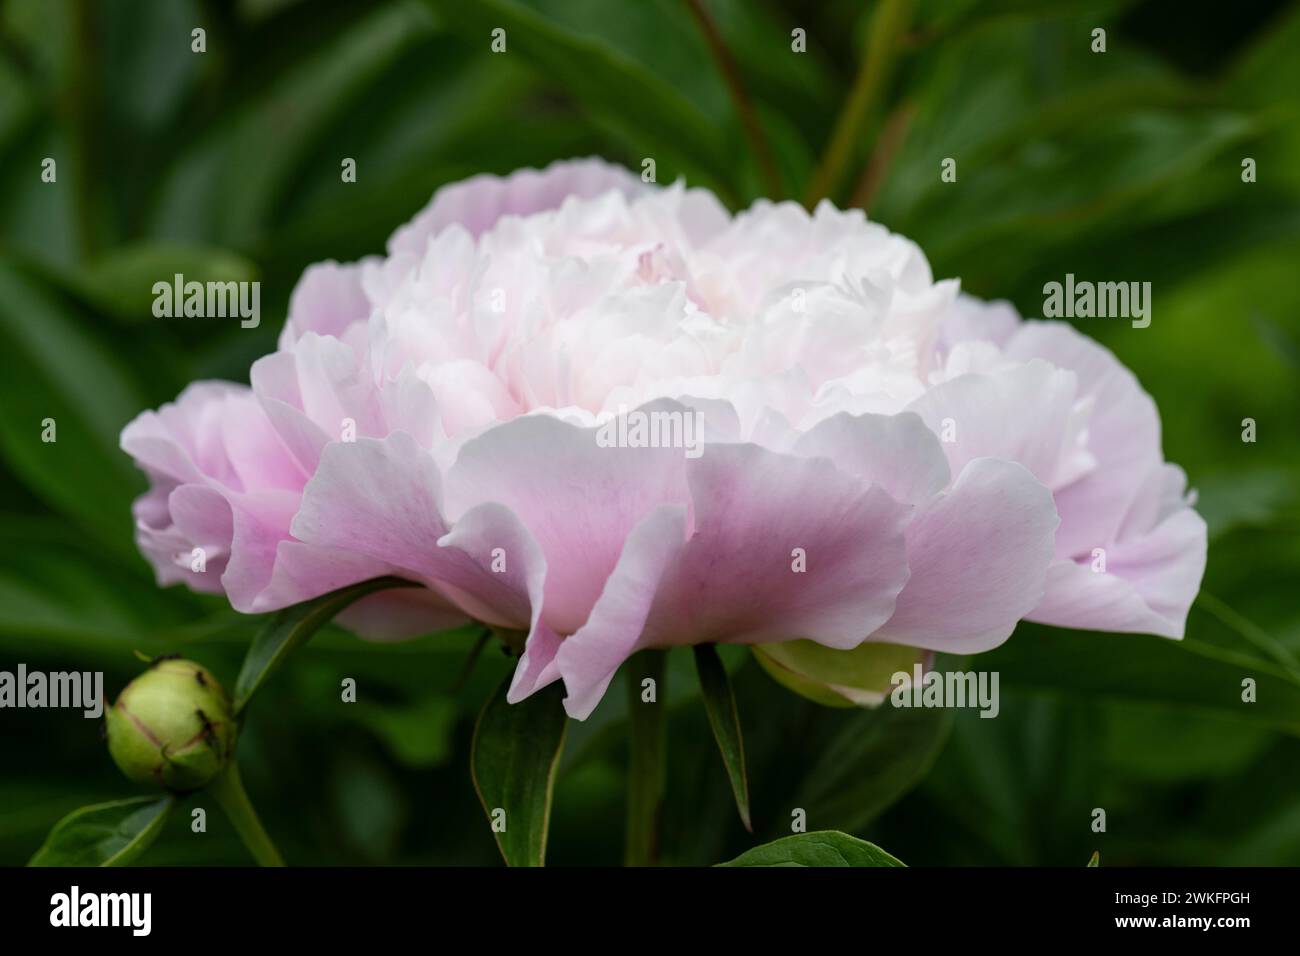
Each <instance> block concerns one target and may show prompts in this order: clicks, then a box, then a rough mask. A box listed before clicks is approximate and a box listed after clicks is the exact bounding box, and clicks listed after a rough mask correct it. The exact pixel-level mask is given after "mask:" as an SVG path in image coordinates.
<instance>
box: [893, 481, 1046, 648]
mask: <svg viewBox="0 0 1300 956" xmlns="http://www.w3.org/2000/svg"><path fill="white" fill-rule="evenodd" d="M1056 525H1057V517H1056V508H1055V506H1054V505H1053V504H1052V494H1051V492H1049V491H1048V490H1047V489H1046V488H1045V487H1043V485H1042V484H1041V483H1039V482H1038V481H1037V480H1036V479H1035V478H1034V476H1033V475H1031V474H1030V473H1029V471H1028V470H1026V469H1025V468H1024V467H1023V466H1021V465H1018V464H1016V463H1015V462H1008V461H999V460H997V459H992V458H977V459H975V460H974V461H972V462H971V463H970V464H969V465H967V466H966V467H965V469H963V470H962V473H961V474H960V475H958V476H957V480H956V482H954V483H953V486H952V489H951V490H950V491H949V492H948V493H947V494H944V495H941V496H939V497H937V498H935V499H934V500H933V501H932V502H931V503H929V504H928V505H925V506H923V507H922V508H921V510H920V513H919V514H918V515H917V516H916V518H915V519H914V520H913V521H912V523H911V524H910V525H909V526H908V528H907V562H908V565H909V567H910V568H911V571H912V576H911V577H910V578H909V579H908V581H907V586H906V587H904V588H903V591H902V593H901V594H900V595H899V596H898V607H897V609H896V610H895V611H894V615H893V617H891V618H890V619H889V622H888V623H887V624H885V626H884V627H882V628H881V629H880V630H879V631H877V632H876V633H874V634H872V635H871V640H872V641H884V642H888V643H891V644H908V645H912V646H914V647H923V648H927V649H929V650H936V651H949V652H952V653H962V654H969V653H975V652H977V651H986V650H989V649H990V648H993V647H996V646H997V645H999V644H1001V643H1002V642H1003V641H1005V640H1006V639H1007V638H1008V637H1010V636H1011V632H1012V631H1013V630H1015V627H1016V622H1017V621H1019V620H1020V618H1021V617H1023V616H1024V615H1025V614H1027V613H1028V612H1029V611H1031V610H1032V609H1033V608H1034V607H1035V606H1036V605H1037V604H1038V603H1039V601H1040V600H1041V599H1042V595H1043V590H1044V587H1045V578H1046V575H1047V569H1048V565H1049V564H1051V561H1052V553H1053V539H1054V536H1055V532H1056Z"/></svg>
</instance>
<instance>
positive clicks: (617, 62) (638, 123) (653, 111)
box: [426, 0, 735, 186]
mask: <svg viewBox="0 0 1300 956" xmlns="http://www.w3.org/2000/svg"><path fill="white" fill-rule="evenodd" d="M426 3H427V4H428V5H429V6H431V7H433V8H434V9H435V10H436V11H437V12H438V13H439V15H440V16H441V17H442V18H443V19H444V20H445V21H446V23H447V24H448V25H449V26H450V27H452V28H453V29H455V30H457V31H458V32H459V33H461V34H462V35H463V36H464V37H465V38H466V39H467V40H468V41H469V42H470V43H473V44H475V46H476V47H477V48H479V49H481V50H482V51H483V55H484V56H492V55H493V54H492V53H491V52H490V46H489V44H490V43H491V42H492V31H493V30H495V29H497V28H501V29H503V30H505V33H506V42H507V44H508V46H507V50H508V54H507V55H516V54H517V55H518V56H520V57H521V58H523V59H525V60H527V61H529V62H530V63H532V65H533V66H534V67H536V68H537V69H538V71H539V72H540V74H541V75H542V76H544V77H545V78H546V79H547V80H550V81H552V82H554V83H556V84H558V85H559V86H561V87H563V88H564V90H565V91H566V92H567V93H569V94H570V95H571V96H572V97H573V98H574V99H575V100H577V101H578V103H580V104H581V105H582V106H584V107H585V108H586V109H587V111H588V112H590V113H591V114H592V115H593V116H594V117H595V118H596V119H597V120H599V121H600V122H601V123H603V124H605V125H608V126H609V127H611V128H612V129H614V130H616V131H617V132H618V133H619V134H620V136H621V137H622V138H624V139H626V140H628V142H629V145H630V146H631V147H632V148H633V149H636V150H637V153H636V155H641V156H644V155H656V156H663V157H667V158H669V159H670V161H671V162H672V163H673V164H674V166H675V168H674V169H671V170H670V169H665V168H663V167H665V166H667V164H666V163H663V162H661V164H660V165H661V168H660V169H659V170H658V175H659V179H660V181H667V180H668V179H669V178H673V177H675V176H676V175H677V174H678V173H679V172H685V173H686V174H687V178H688V179H689V180H691V181H692V183H693V184H694V185H705V183H702V182H699V181H698V179H699V176H697V175H693V174H695V173H697V172H698V173H700V174H703V176H705V177H707V178H710V179H712V180H714V181H715V182H714V183H713V185H719V186H721V185H722V184H725V183H728V182H729V181H730V180H731V179H732V177H733V175H734V168H735V160H734V155H733V154H732V153H731V152H729V151H728V149H727V144H726V143H725V142H724V141H723V138H722V137H721V136H720V135H719V132H718V129H717V127H716V126H715V124H714V123H712V122H711V121H710V119H709V117H707V116H706V115H705V114H704V113H703V112H702V111H701V110H700V109H699V108H697V107H696V105H695V104H694V103H693V102H691V100H689V99H687V98H686V97H685V96H683V95H682V94H681V93H679V92H678V91H677V90H676V89H674V88H673V87H672V86H670V85H669V84H668V83H666V82H665V81H664V80H662V79H661V78H660V77H659V76H657V75H656V74H655V73H654V72H653V71H652V70H650V69H647V68H645V67H643V66H641V65H640V64H638V63H637V62H636V61H634V60H632V59H631V58H629V57H628V56H626V55H625V54H623V53H621V52H619V51H618V50H615V49H613V48H612V47H609V46H606V45H604V44H602V43H600V42H598V41H595V40H592V39H591V38H590V37H589V36H586V35H584V34H582V33H579V32H577V31H571V30H568V29H566V28H564V27H562V26H560V25H557V24H556V23H555V22H554V21H551V20H548V19H546V18H544V17H542V16H540V15H539V14H537V13H535V12H533V11H531V10H529V9H527V8H526V7H523V6H521V5H519V4H517V3H512V2H509V0H481V2H479V3H461V2H459V0H426ZM632 104H635V105H634V106H633V105H632Z"/></svg>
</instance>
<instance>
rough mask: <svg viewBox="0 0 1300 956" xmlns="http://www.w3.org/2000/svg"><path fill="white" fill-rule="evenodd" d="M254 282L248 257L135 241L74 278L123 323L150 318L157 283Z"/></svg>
mask: <svg viewBox="0 0 1300 956" xmlns="http://www.w3.org/2000/svg"><path fill="white" fill-rule="evenodd" d="M178 274H179V275H183V276H184V277H185V281H186V282H190V281H195V282H204V283H206V282H251V281H253V280H254V279H256V278H257V267H256V266H254V265H253V263H251V262H249V261H248V260H247V259H245V258H244V257H242V256H240V255H238V254H236V253H233V252H229V251H226V250H224V249H216V248H211V247H207V246H200V245H184V244H178V243H177V244H172V243H159V242H144V243H137V244H135V245H131V246H124V247H121V248H119V249H115V250H113V251H112V252H110V253H108V254H107V255H105V256H102V257H101V258H99V259H96V260H95V261H94V262H92V263H90V264H89V265H88V266H86V268H85V269H84V270H82V272H81V273H80V274H79V275H77V276H75V277H73V278H72V280H71V281H72V284H73V285H74V287H75V288H76V290H77V291H78V292H79V293H80V294H81V295H83V296H84V297H85V298H86V299H88V300H89V301H90V302H92V303H94V304H95V305H96V306H98V307H99V308H101V309H103V310H104V312H106V313H108V314H109V315H112V316H114V317H115V318H117V319H120V320H122V321H125V322H147V321H152V320H153V318H154V315H153V303H154V293H153V286H154V283H156V282H166V283H168V284H169V285H170V284H171V282H172V281H173V278H174V277H175V276H176V275H178Z"/></svg>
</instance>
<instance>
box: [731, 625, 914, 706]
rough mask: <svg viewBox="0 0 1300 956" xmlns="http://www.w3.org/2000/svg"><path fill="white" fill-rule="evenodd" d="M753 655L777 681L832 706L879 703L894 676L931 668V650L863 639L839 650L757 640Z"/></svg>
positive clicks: (810, 644)
mask: <svg viewBox="0 0 1300 956" xmlns="http://www.w3.org/2000/svg"><path fill="white" fill-rule="evenodd" d="M753 651H754V656H755V657H757V658H758V662H759V663H760V664H761V665H763V670H765V671H767V672H768V674H769V675H771V677H772V678H773V679H774V680H775V681H776V682H777V683H778V684H782V685H784V686H785V687H788V688H789V689H790V690H792V691H794V692H795V693H796V694H799V695H801V696H803V697H807V698H808V699H809V700H811V701H815V702H816V703H819V704H825V705H826V706H827V707H875V706H877V705H878V704H880V703H881V702H882V701H884V699H885V698H886V697H888V696H889V694H890V692H891V691H892V690H893V689H894V685H893V676H894V674H896V673H898V672H899V671H904V672H905V673H906V674H907V675H908V678H909V679H910V678H911V676H912V666H913V665H914V664H916V663H918V662H919V663H920V664H921V666H922V668H923V669H928V668H929V666H930V663H931V658H932V657H933V655H932V654H931V652H930V651H925V650H921V649H919V648H916V647H906V646H904V645H902V644H870V643H868V644H863V645H861V646H859V647H855V648H853V649H852V650H849V651H837V650H835V649H834V648H831V647H824V646H823V645H821V644H816V643H814V642H812V641H784V642H782V643H779V644H756V645H754V648H753Z"/></svg>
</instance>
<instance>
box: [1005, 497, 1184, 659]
mask: <svg viewBox="0 0 1300 956" xmlns="http://www.w3.org/2000/svg"><path fill="white" fill-rule="evenodd" d="M1105 553H1106V565H1105V567H1106V570H1105V571H1104V572H1103V571H1093V569H1092V568H1093V559H1092V558H1091V556H1089V557H1088V558H1085V559H1083V560H1082V561H1081V562H1074V561H1057V562H1056V563H1055V564H1053V565H1052V567H1051V570H1050V571H1049V572H1048V576H1047V593H1046V595H1045V596H1044V598H1043V601H1042V603H1041V604H1039V606H1038V607H1037V608H1035V609H1034V611H1033V613H1031V614H1029V615H1027V617H1028V619H1029V620H1031V621H1038V622H1040V623H1043V624H1055V625H1057V626H1059V627H1074V628H1083V629H1087V630H1095V631H1121V632H1126V633H1138V634H1158V635H1160V636H1161V637H1172V638H1181V637H1182V636H1183V632H1184V629H1185V627H1186V624H1187V613H1188V611H1189V610H1190V609H1191V606H1192V602H1193V601H1195V600H1196V594H1197V592H1198V591H1199V590H1200V586H1201V578H1202V576H1203V575H1204V574H1205V555H1206V530H1205V520H1204V519H1203V518H1202V517H1201V516H1200V515H1198V514H1197V513H1196V512H1195V511H1193V510H1192V509H1190V508H1183V509H1182V510H1180V511H1176V512H1174V513H1173V514H1170V515H1169V516H1167V517H1166V518H1165V519H1164V520H1163V521H1161V522H1160V524H1158V525H1157V526H1156V527H1155V528H1154V529H1152V530H1151V531H1150V532H1149V533H1148V534H1145V535H1142V536H1140V537H1136V538H1131V539H1128V540H1125V541H1121V542H1118V543H1116V544H1112V545H1111V546H1110V547H1108V548H1106V549H1105Z"/></svg>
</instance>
